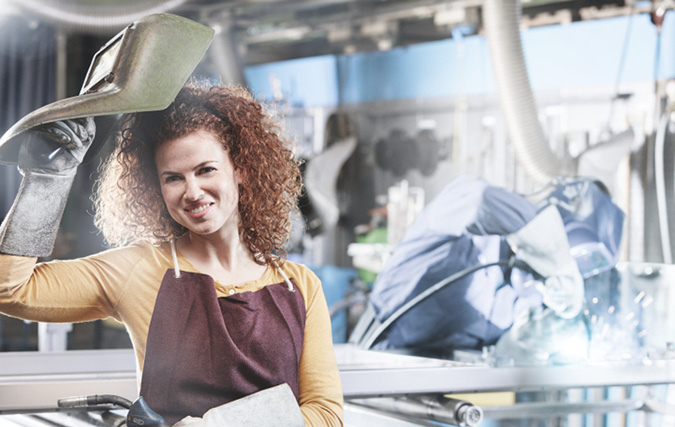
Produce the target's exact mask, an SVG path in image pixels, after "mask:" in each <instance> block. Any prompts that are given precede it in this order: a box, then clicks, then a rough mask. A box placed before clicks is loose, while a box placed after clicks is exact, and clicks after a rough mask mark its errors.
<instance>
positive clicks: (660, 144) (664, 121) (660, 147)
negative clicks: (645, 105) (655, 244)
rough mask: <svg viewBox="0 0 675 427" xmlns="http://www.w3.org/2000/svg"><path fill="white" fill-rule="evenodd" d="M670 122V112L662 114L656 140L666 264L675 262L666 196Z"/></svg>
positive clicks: (658, 190)
mask: <svg viewBox="0 0 675 427" xmlns="http://www.w3.org/2000/svg"><path fill="white" fill-rule="evenodd" d="M669 123H670V117H669V113H668V112H666V113H664V114H663V115H662V116H661V120H660V121H659V124H658V128H657V130H656V138H655V140H654V181H655V182H654V183H655V185H656V207H657V211H658V218H659V231H660V236H661V248H662V250H663V262H664V263H665V264H672V263H673V255H672V253H671V250H670V228H669V226H668V206H667V197H666V182H665V181H666V177H665V173H666V172H665V168H664V163H665V160H664V156H665V153H664V150H665V140H666V131H667V129H668V124H669Z"/></svg>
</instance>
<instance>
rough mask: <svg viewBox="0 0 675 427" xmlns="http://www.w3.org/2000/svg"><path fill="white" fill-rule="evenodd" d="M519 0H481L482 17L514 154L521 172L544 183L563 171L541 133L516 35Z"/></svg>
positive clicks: (518, 35)
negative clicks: (521, 168) (483, 0)
mask: <svg viewBox="0 0 675 427" xmlns="http://www.w3.org/2000/svg"><path fill="white" fill-rule="evenodd" d="M520 15H521V8H520V1H519V0H485V3H484V5H483V18H484V24H485V36H486V39H487V42H488V46H489V47H490V57H491V59H492V64H493V68H494V73H495V78H496V80H497V88H498V90H499V100H500V104H501V107H502V111H503V113H504V117H505V119H506V125H507V128H508V131H509V136H510V138H511V141H512V143H513V145H514V148H515V152H516V156H517V157H518V161H519V163H520V164H521V165H522V166H523V168H524V169H525V172H526V173H527V174H528V175H529V176H531V177H532V178H533V179H534V180H535V181H536V182H538V183H539V184H546V183H547V182H549V181H550V180H551V179H553V178H554V177H555V176H557V175H559V174H560V173H561V172H563V163H562V161H561V160H560V159H559V158H558V157H557V156H556V155H555V154H554V153H553V151H552V150H551V148H550V147H549V145H548V141H547V140H546V138H545V136H544V131H543V130H542V127H541V124H540V123H539V118H538V116H537V107H536V105H535V102H534V95H533V93H532V88H531V87H530V80H529V77H528V74H527V67H526V65H525V57H524V54H523V46H522V42H521V39H520V27H519V26H520Z"/></svg>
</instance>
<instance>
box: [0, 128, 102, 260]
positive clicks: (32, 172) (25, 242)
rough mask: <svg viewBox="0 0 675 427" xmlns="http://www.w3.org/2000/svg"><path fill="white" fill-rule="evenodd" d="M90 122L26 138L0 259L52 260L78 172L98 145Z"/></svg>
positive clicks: (0, 234) (0, 230)
mask: <svg viewBox="0 0 675 427" xmlns="http://www.w3.org/2000/svg"><path fill="white" fill-rule="evenodd" d="M95 133H96V126H95V124H94V120H93V119H92V118H91V117H87V118H82V119H76V120H66V121H60V122H54V123H48V124H45V125H42V126H40V127H38V128H35V129H31V130H29V131H27V132H25V134H24V138H25V139H24V141H23V143H22V144H21V149H20V150H19V161H18V164H19V170H20V171H21V173H22V174H23V180H22V181H21V187H20V188H19V193H18V194H17V196H16V198H15V199H14V204H13V205H12V208H11V209H10V211H9V213H8V214H7V216H6V217H5V219H4V221H3V222H2V225H0V253H4V254H11V255H21V256H31V257H39V256H47V255H49V254H51V252H52V248H53V246H54V240H55V238H56V233H57V231H58V228H59V224H60V222H61V216H62V215H63V210H64V209H65V207H66V202H67V201H68V193H69V192H70V187H71V186H72V185H73V180H74V179H75V173H76V172H77V166H78V165H79V164H80V163H81V162H82V159H84V156H85V154H86V152H87V149H88V148H89V146H90V145H91V142H92V141H93V140H94V135H95Z"/></svg>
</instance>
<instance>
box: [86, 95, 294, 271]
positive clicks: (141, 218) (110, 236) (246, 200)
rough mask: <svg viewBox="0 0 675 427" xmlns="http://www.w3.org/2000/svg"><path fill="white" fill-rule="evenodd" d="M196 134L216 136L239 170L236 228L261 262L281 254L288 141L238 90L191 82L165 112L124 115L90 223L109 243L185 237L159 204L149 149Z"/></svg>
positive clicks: (290, 202) (290, 207)
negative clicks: (238, 221)
mask: <svg viewBox="0 0 675 427" xmlns="http://www.w3.org/2000/svg"><path fill="white" fill-rule="evenodd" d="M200 129H204V130H207V131H210V132H212V133H213V134H214V135H216V136H217V137H218V138H219V140H220V141H221V143H222V144H223V147H224V148H225V149H226V150H227V151H228V153H229V154H230V158H231V159H232V163H233V164H234V167H235V168H236V170H238V171H239V173H240V176H241V179H242V183H241V184H240V185H239V214H240V218H241V222H240V230H239V231H240V234H241V237H242V240H243V242H244V244H245V245H246V246H247V247H248V249H249V250H250V251H251V253H252V254H253V255H254V257H255V259H256V260H257V262H259V263H261V264H262V263H264V262H266V261H268V260H269V259H270V257H271V256H272V254H273V253H278V252H283V245H284V243H286V241H287V239H288V236H289V233H290V226H291V214H292V213H293V211H294V210H295V209H296V202H297V198H298V195H299V194H300V190H301V179H300V172H299V167H298V166H299V165H298V161H297V159H296V158H295V155H294V153H293V150H292V148H293V147H292V144H291V143H290V142H289V141H288V140H286V139H285V138H283V137H282V135H281V129H280V126H279V124H278V123H277V122H276V121H275V120H274V119H273V117H272V116H271V115H269V114H267V113H266V112H265V111H263V107H262V105H261V104H260V103H258V102H256V101H255V100H254V99H253V98H252V97H251V95H250V94H249V93H248V92H247V91H246V90H245V89H242V88H240V87H233V86H212V87H205V86H201V85H199V84H197V83H195V82H191V83H189V84H187V85H186V86H185V87H184V88H183V89H182V90H181V91H180V92H179V94H178V95H177V96H176V99H175V100H174V102H173V103H172V104H171V105H170V106H169V107H168V108H167V109H165V110H162V111H156V112H146V113H134V114H129V115H126V116H125V117H124V118H123V119H122V127H121V131H120V135H119V138H118V139H119V141H118V145H117V147H116V148H115V150H114V151H113V153H112V155H111V156H110V157H109V158H108V160H107V161H106V162H105V163H104V165H103V167H102V170H101V177H100V179H99V181H98V183H97V186H96V193H95V196H94V201H95V204H96V207H97V209H96V218H95V223H96V225H97V227H98V228H99V229H100V230H101V232H102V233H103V235H104V237H105V238H106V240H107V241H108V242H109V243H110V244H112V245H116V246H120V245H125V244H129V243H133V242H138V241H150V242H152V243H155V244H157V243H161V242H165V241H168V240H170V239H172V238H176V237H178V236H180V235H182V234H183V233H185V231H186V229H185V228H184V227H182V226H181V225H180V224H178V223H177V222H175V221H174V220H173V219H172V218H171V216H170V215H169V212H168V210H167V209H166V206H165V204H164V200H163V198H162V194H161V191H160V186H159V179H158V177H157V170H156V166H155V150H156V148H157V147H158V146H159V145H161V144H162V143H164V142H166V141H170V140H173V139H176V138H180V137H183V136H186V135H188V134H190V133H192V132H194V131H197V130H200Z"/></svg>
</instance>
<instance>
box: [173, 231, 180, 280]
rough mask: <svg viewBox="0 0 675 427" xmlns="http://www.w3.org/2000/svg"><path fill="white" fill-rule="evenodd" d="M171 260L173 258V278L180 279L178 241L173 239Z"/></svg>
mask: <svg viewBox="0 0 675 427" xmlns="http://www.w3.org/2000/svg"><path fill="white" fill-rule="evenodd" d="M171 258H173V276H174V277H175V278H176V279H178V278H180V268H178V255H176V240H175V239H171Z"/></svg>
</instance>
